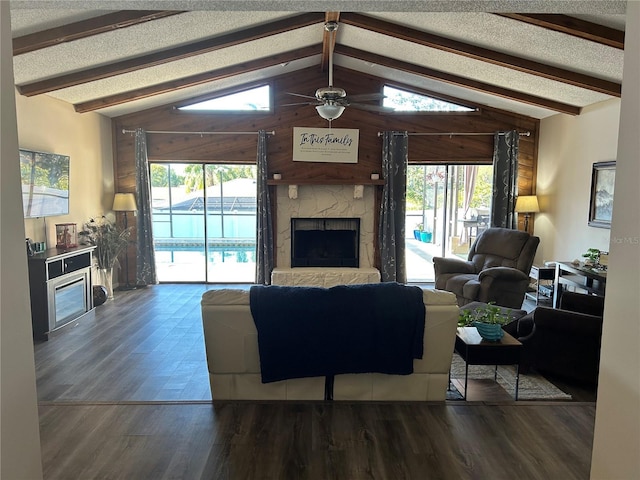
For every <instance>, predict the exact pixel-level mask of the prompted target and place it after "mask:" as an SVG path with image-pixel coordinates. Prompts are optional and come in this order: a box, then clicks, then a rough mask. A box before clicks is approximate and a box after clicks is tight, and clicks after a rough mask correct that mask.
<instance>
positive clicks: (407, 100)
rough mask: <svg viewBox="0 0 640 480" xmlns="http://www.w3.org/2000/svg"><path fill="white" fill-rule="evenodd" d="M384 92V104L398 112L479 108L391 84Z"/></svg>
mask: <svg viewBox="0 0 640 480" xmlns="http://www.w3.org/2000/svg"><path fill="white" fill-rule="evenodd" d="M382 92H383V94H384V95H385V98H384V100H383V101H382V106H384V107H389V108H393V109H394V110H395V111H396V112H474V111H476V110H477V109H476V108H470V107H465V106H464V105H458V104H456V103H451V102H445V101H444V100H438V99H437V98H432V97H428V96H426V95H420V94H418V93H412V92H408V91H406V90H400V89H398V88H393V87H390V86H389V85H385V86H384V88H383V90H382Z"/></svg>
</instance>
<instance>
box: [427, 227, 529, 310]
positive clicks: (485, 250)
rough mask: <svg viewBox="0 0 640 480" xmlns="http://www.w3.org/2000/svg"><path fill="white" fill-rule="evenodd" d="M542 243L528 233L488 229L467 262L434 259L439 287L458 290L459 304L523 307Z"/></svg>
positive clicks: (454, 259)
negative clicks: (537, 251)
mask: <svg viewBox="0 0 640 480" xmlns="http://www.w3.org/2000/svg"><path fill="white" fill-rule="evenodd" d="M539 243H540V239H539V238H538V237H534V236H532V235H529V234H528V233H527V232H522V231H519V230H510V229H508V228H496V227H494V228H488V229H486V230H485V231H484V232H482V233H481V234H480V235H479V236H478V238H477V239H476V241H475V242H474V243H473V245H472V246H471V249H470V250H469V255H468V257H467V261H464V260H460V259H456V258H444V257H434V258H433V265H434V268H435V280H436V282H435V287H436V288H437V289H439V290H447V291H449V292H452V293H454V294H455V295H456V297H457V299H458V305H459V306H463V305H466V304H467V303H470V302H484V303H490V302H495V304H496V305H499V306H502V307H509V308H521V307H522V302H523V301H524V295H525V293H526V291H527V287H528V285H529V272H530V270H531V265H532V264H533V257H534V256H535V254H536V250H537V249H538V244H539Z"/></svg>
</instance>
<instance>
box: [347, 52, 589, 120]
mask: <svg viewBox="0 0 640 480" xmlns="http://www.w3.org/2000/svg"><path fill="white" fill-rule="evenodd" d="M335 53H336V54H338V55H346V56H348V57H352V58H356V59H358V60H362V61H364V62H368V63H374V64H377V65H381V66H383V67H388V68H393V69H396V70H400V71H403V72H407V73H411V74H414V75H419V76H421V77H425V78H430V79H433V80H437V81H440V82H445V83H449V84H451V85H456V86H458V87H463V88H469V89H471V90H475V91H478V92H482V93H488V94H491V95H496V96H499V97H502V98H506V99H508V100H514V101H516V102H522V103H526V104H529V105H534V106H536V107H542V108H546V109H549V110H553V111H556V112H561V113H566V114H569V115H579V114H580V110H581V109H580V107H576V106H574V105H568V104H566V103H561V102H556V101H554V100H549V99H546V98H542V97H536V96H534V95H528V94H526V93H522V92H517V91H515V90H509V89H507V88H502V87H497V86H495V85H490V84H488V83H483V82H478V81H476V80H471V79H469V78H464V77H459V76H457V75H452V74H449V73H445V72H441V71H439V70H434V69H432V68H427V67H424V66H422V65H416V64H413V63H408V62H403V61H401V60H396V59H393V58H389V57H385V56H382V55H377V54H375V53H370V52H365V51H364V50H359V49H356V48H352V47H347V46H343V45H339V44H338V45H336V48H335Z"/></svg>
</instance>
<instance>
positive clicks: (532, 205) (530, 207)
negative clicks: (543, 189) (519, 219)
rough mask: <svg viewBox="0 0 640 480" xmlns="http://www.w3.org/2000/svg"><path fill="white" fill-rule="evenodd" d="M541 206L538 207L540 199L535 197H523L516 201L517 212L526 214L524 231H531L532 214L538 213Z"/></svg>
mask: <svg viewBox="0 0 640 480" xmlns="http://www.w3.org/2000/svg"><path fill="white" fill-rule="evenodd" d="M539 211H540V206H539V205H538V197H536V196H535V195H522V196H520V197H518V199H517V200H516V212H517V213H524V231H525V232H528V231H529V217H531V214H532V213H538V212H539Z"/></svg>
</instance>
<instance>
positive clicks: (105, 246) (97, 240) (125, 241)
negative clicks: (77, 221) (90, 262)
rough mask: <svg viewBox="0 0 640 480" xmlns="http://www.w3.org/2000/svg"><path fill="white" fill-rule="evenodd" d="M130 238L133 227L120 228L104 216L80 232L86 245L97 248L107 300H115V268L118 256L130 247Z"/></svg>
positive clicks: (95, 254)
mask: <svg viewBox="0 0 640 480" xmlns="http://www.w3.org/2000/svg"><path fill="white" fill-rule="evenodd" d="M130 236H131V227H129V228H120V227H119V226H118V225H116V224H115V223H114V222H112V221H110V220H109V219H108V218H106V217H105V216H104V215H103V216H102V217H100V218H98V219H93V218H92V219H91V220H89V221H88V222H86V223H85V224H84V228H83V229H82V231H81V232H80V238H82V240H83V241H84V243H85V244H87V245H93V246H95V247H96V249H95V251H94V258H95V260H96V264H97V267H98V273H99V275H100V276H101V277H102V280H101V281H102V283H103V284H104V286H105V287H106V289H107V298H113V267H114V266H115V265H116V263H117V262H118V255H120V254H121V253H122V252H123V251H124V249H125V248H127V246H128V245H129V237H130Z"/></svg>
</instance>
